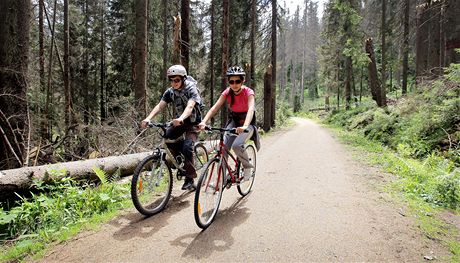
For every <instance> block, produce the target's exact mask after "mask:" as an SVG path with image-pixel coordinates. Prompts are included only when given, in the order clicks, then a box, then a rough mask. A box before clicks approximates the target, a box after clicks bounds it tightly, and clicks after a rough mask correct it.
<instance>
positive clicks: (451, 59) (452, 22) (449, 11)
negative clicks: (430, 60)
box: [444, 0, 460, 66]
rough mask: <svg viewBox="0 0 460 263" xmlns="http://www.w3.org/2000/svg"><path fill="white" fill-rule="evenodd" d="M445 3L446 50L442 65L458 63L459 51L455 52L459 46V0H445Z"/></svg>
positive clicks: (459, 60) (459, 58)
mask: <svg viewBox="0 0 460 263" xmlns="http://www.w3.org/2000/svg"><path fill="white" fill-rule="evenodd" d="M446 3H447V4H446V5H445V10H446V11H445V24H446V25H445V27H444V28H445V30H444V31H445V34H444V35H445V40H446V46H445V48H446V51H445V59H444V66H449V65H450V64H451V63H460V53H459V52H456V51H455V49H456V48H460V15H459V13H458V11H459V10H460V1H458V0H450V1H446Z"/></svg>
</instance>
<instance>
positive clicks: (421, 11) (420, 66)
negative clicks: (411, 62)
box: [416, 3, 440, 77]
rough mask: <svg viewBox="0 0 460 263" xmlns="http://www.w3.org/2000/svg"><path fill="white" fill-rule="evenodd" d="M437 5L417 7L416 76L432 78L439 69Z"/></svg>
mask: <svg viewBox="0 0 460 263" xmlns="http://www.w3.org/2000/svg"><path fill="white" fill-rule="evenodd" d="M437 6H438V5H437V4H436V3H433V4H431V3H430V4H428V3H426V4H422V5H419V6H417V27H416V28H417V32H416V75H417V77H422V76H430V75H432V74H433V73H434V74H437V73H438V67H439V53H440V51H439V29H440V28H439V25H440V24H439V12H440V10H439V9H438V8H437Z"/></svg>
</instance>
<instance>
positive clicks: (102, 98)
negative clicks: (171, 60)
mask: <svg viewBox="0 0 460 263" xmlns="http://www.w3.org/2000/svg"><path fill="white" fill-rule="evenodd" d="M104 10H105V0H104V1H103V2H102V10H101V72H100V75H101V86H100V92H99V104H100V106H101V109H100V111H101V121H104V120H105V119H106V118H107V111H106V108H105V107H106V106H105V101H106V98H105V96H104V94H105V28H104V26H105V23H104V19H105V18H104ZM146 49H147V48H146ZM144 65H145V64H144ZM144 72H145V70H144ZM144 78H145V77H144ZM135 85H136V84H135ZM141 101H142V100H141ZM143 103H144V105H143V106H142V104H141V105H139V110H142V109H144V111H145V87H144V99H143ZM138 113H140V114H142V112H141V111H138ZM143 117H144V116H142V117H141V118H143Z"/></svg>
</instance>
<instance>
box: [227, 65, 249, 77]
mask: <svg viewBox="0 0 460 263" xmlns="http://www.w3.org/2000/svg"><path fill="white" fill-rule="evenodd" d="M245 75H246V73H245V72H244V69H242V68H241V67H238V66H233V67H229V68H228V69H227V77H231V76H243V77H244V76H245Z"/></svg>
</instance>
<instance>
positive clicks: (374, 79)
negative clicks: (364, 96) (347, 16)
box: [366, 38, 383, 107]
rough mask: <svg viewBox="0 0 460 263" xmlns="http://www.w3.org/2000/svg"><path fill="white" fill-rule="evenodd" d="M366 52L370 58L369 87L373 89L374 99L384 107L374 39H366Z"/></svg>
mask: <svg viewBox="0 0 460 263" xmlns="http://www.w3.org/2000/svg"><path fill="white" fill-rule="evenodd" d="M366 53H367V56H368V57H369V59H370V62H369V64H368V66H367V68H368V72H369V87H370V89H371V94H372V99H373V100H375V102H376V103H377V105H378V106H379V107H382V106H383V105H382V98H381V96H382V92H381V91H380V87H379V79H378V76H377V63H376V62H375V54H374V44H373V43H372V39H371V38H368V39H366Z"/></svg>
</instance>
